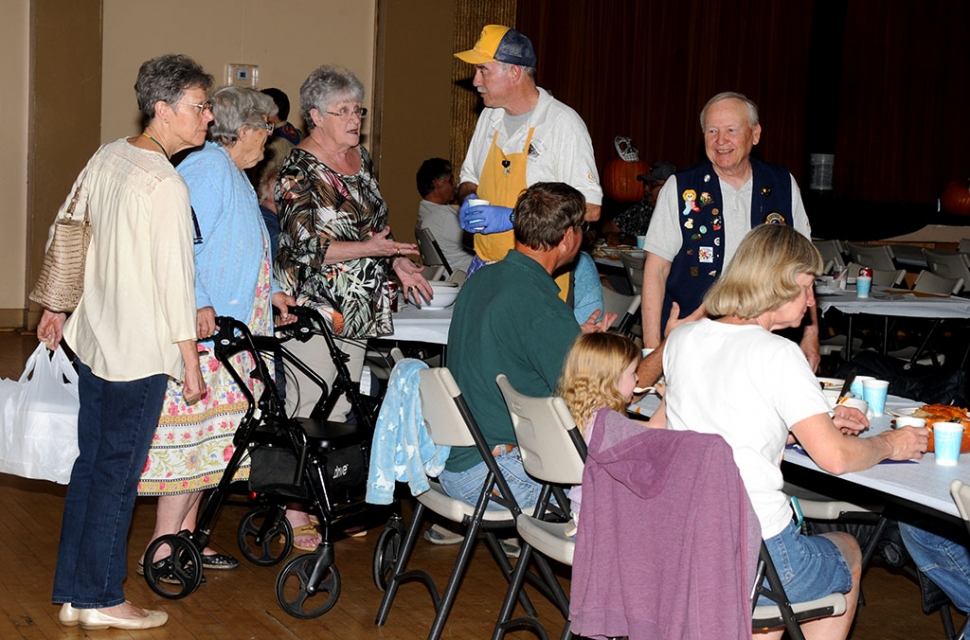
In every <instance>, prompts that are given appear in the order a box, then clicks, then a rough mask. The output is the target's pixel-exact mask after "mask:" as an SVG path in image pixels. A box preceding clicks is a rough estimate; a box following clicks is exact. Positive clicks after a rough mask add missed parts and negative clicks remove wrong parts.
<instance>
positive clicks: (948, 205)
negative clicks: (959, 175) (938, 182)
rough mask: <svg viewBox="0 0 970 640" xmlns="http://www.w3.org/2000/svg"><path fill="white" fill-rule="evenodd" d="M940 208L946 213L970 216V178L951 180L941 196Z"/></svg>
mask: <svg viewBox="0 0 970 640" xmlns="http://www.w3.org/2000/svg"><path fill="white" fill-rule="evenodd" d="M940 208H941V209H943V212H944V213H952V214H955V215H958V216H970V180H958V181H956V182H951V183H950V184H949V185H947V188H946V189H944V190H943V195H942V196H940Z"/></svg>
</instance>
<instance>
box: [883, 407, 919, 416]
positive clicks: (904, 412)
mask: <svg viewBox="0 0 970 640" xmlns="http://www.w3.org/2000/svg"><path fill="white" fill-rule="evenodd" d="M919 408H920V407H903V408H901V409H895V408H894V409H886V413H888V414H889V415H891V416H896V417H897V418H903V417H911V416H912V415H913V414H914V413H916V411H917V409H919Z"/></svg>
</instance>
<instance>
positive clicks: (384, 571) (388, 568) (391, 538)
mask: <svg viewBox="0 0 970 640" xmlns="http://www.w3.org/2000/svg"><path fill="white" fill-rule="evenodd" d="M403 528H404V527H403V526H402V525H401V522H400V520H398V521H397V522H394V521H392V522H388V523H387V526H386V527H384V530H383V531H381V535H380V537H379V538H377V544H376V545H375V546H374V566H373V570H374V585H375V586H376V587H377V588H378V589H380V590H381V591H385V590H386V589H387V583H388V582H389V581H390V579H391V573H392V572H393V571H394V565H396V564H397V559H398V556H399V555H400V553H401V543H402V541H403V540H404V531H403Z"/></svg>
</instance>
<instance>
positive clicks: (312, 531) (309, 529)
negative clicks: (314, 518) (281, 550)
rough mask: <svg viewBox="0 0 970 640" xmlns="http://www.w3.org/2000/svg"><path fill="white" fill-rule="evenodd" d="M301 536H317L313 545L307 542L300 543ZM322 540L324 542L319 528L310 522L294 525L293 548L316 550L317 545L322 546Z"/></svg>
mask: <svg viewBox="0 0 970 640" xmlns="http://www.w3.org/2000/svg"><path fill="white" fill-rule="evenodd" d="M301 536H302V537H304V538H309V537H311V536H312V537H314V538H316V542H314V543H313V545H312V546H310V545H307V544H299V542H298V540H299V539H300V537H301ZM321 542H323V536H321V535H320V532H319V531H317V528H316V527H314V526H313V525H312V524H310V523H309V522H308V523H307V524H301V525H300V526H298V527H293V548H294V549H299V550H300V551H316V550H317V547H319V546H320V543H321Z"/></svg>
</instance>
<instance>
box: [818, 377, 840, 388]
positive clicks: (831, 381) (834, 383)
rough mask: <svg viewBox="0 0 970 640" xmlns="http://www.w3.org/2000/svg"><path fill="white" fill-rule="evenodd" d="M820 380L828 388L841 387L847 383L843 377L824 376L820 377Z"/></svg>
mask: <svg viewBox="0 0 970 640" xmlns="http://www.w3.org/2000/svg"><path fill="white" fill-rule="evenodd" d="M818 381H819V382H821V383H822V384H823V385H824V386H825V388H826V389H841V388H842V385H844V384H845V380H843V379H841V378H822V377H819V378H818Z"/></svg>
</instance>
